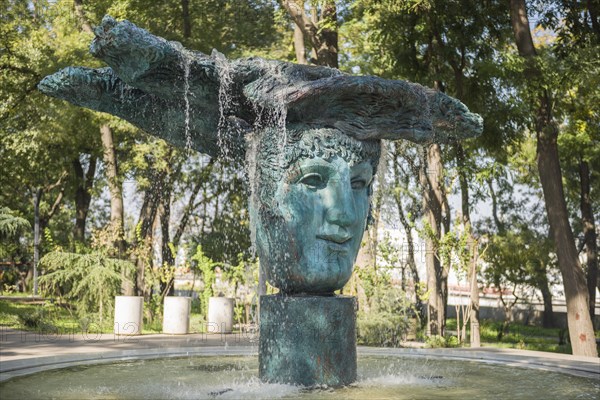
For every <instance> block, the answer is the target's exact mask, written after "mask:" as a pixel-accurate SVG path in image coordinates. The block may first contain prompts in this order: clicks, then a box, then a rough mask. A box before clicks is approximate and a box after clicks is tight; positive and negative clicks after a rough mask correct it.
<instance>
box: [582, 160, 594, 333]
mask: <svg viewBox="0 0 600 400" xmlns="http://www.w3.org/2000/svg"><path fill="white" fill-rule="evenodd" d="M579 177H580V185H581V199H580V203H579V204H580V209H581V221H582V223H583V235H584V241H585V249H586V251H585V255H586V259H587V261H586V262H587V288H588V296H589V297H590V300H589V302H590V305H589V310H590V318H591V319H592V323H593V322H594V316H595V312H596V287H597V286H598V242H597V240H598V239H597V238H598V236H597V234H596V222H595V221H594V213H593V211H592V201H591V199H590V167H589V165H588V163H587V161H584V160H580V161H579Z"/></svg>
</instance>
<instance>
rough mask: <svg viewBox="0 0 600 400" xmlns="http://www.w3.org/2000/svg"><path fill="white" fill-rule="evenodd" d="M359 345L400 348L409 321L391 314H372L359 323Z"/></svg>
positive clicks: (359, 319) (361, 319) (360, 319)
mask: <svg viewBox="0 0 600 400" xmlns="http://www.w3.org/2000/svg"><path fill="white" fill-rule="evenodd" d="M357 325H358V326H357V330H358V343H359V344H363V345H367V346H382V347H400V344H401V342H402V340H404V339H405V337H406V334H407V332H408V328H409V321H408V320H407V319H406V318H404V317H402V316H398V315H393V314H390V313H371V314H369V315H368V316H367V315H363V316H360V317H359V318H358V321H357Z"/></svg>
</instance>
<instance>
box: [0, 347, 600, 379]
mask: <svg viewBox="0 0 600 400" xmlns="http://www.w3.org/2000/svg"><path fill="white" fill-rule="evenodd" d="M257 354H258V353H257V348H256V347H252V346H236V347H231V348H224V347H184V348H155V349H134V350H121V351H111V352H103V353H87V354H86V353H84V354H68V355H58V356H48V357H35V358H23V359H18V360H11V361H3V362H1V363H0V382H3V381H7V380H9V379H12V378H15V377H20V376H25V375H31V374H35V373H38V372H43V371H49V370H53V369H60V368H68V367H73V366H79V365H95V364H103V363H114V362H120V361H132V360H142V359H157V358H164V357H183V356H240V355H241V356H257ZM358 356H359V357H360V356H389V357H422V358H435V359H446V360H466V361H477V362H482V363H489V364H498V365H503V366H507V367H520V368H530V369H539V370H546V371H553V372H560V373H564V374H569V375H574V376H580V377H584V378H592V379H600V358H595V359H594V358H586V357H575V356H571V355H566V354H556V353H545V352H537V351H525V350H516V349H495V348H480V349H469V348H461V349H445V348H442V349H411V348H373V347H361V346H359V347H358Z"/></svg>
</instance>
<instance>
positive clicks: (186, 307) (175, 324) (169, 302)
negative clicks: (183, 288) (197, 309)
mask: <svg viewBox="0 0 600 400" xmlns="http://www.w3.org/2000/svg"><path fill="white" fill-rule="evenodd" d="M191 306H192V298H191V297H178V296H167V297H165V307H164V310H163V328H162V331H163V333H168V334H171V335H185V334H187V333H189V332H190V310H191Z"/></svg>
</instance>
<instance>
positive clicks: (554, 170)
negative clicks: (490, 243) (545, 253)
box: [510, 0, 598, 357]
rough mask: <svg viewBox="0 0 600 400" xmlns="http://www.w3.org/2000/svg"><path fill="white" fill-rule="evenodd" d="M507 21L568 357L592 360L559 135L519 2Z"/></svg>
mask: <svg viewBox="0 0 600 400" xmlns="http://www.w3.org/2000/svg"><path fill="white" fill-rule="evenodd" d="M510 16H511V23H512V27H513V31H514V36H515V43H516V45H517V49H518V51H519V55H520V56H521V57H523V58H524V59H525V70H524V74H525V75H526V76H527V77H528V79H529V80H530V81H531V82H532V86H533V87H532V90H534V91H535V92H536V93H537V101H536V102H537V112H536V114H535V116H532V122H533V124H532V125H533V129H534V131H535V132H536V137H537V165H538V172H539V176H540V182H541V184H542V190H543V193H544V199H545V204H546V213H547V216H548V221H549V223H550V231H551V233H552V237H553V240H554V244H555V248H556V254H557V257H558V265H559V268H560V270H561V274H562V278H563V284H564V288H565V297H566V300H567V321H568V324H569V336H570V339H571V345H572V348H573V354H575V355H582V356H589V357H596V356H597V355H598V350H597V347H596V341H595V337H594V329H593V325H592V320H591V318H590V314H589V311H588V307H589V306H588V305H589V296H588V291H587V284H586V280H585V275H584V273H583V269H582V268H581V265H580V263H579V257H578V254H577V249H576V247H575V240H574V236H573V232H572V230H571V225H570V223H569V213H568V210H567V205H566V201H565V194H564V189H563V184H562V173H561V169H560V160H559V155H558V145H557V139H558V132H559V130H558V127H557V124H556V122H555V120H554V117H553V106H552V105H553V100H552V93H551V91H550V90H549V88H548V87H547V86H545V85H542V84H541V83H542V82H543V80H544V74H545V72H544V71H543V69H542V68H541V66H540V63H539V56H538V52H537V50H536V48H535V45H534V43H533V38H532V35H531V29H530V26H529V18H528V15H527V7H526V4H525V0H511V2H510Z"/></svg>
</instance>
